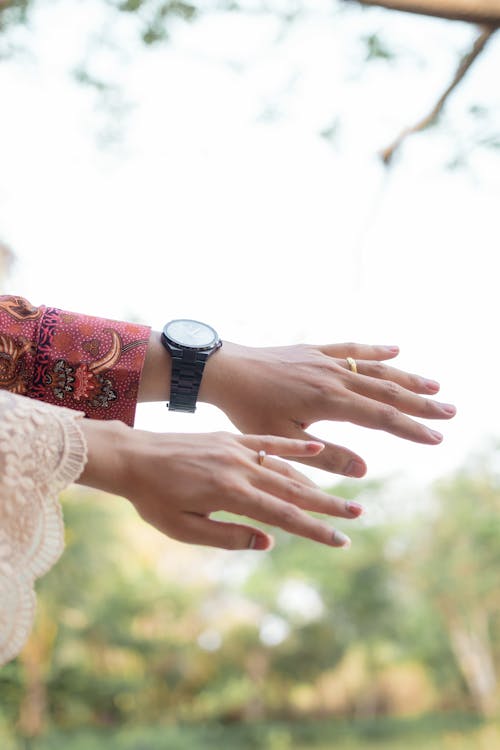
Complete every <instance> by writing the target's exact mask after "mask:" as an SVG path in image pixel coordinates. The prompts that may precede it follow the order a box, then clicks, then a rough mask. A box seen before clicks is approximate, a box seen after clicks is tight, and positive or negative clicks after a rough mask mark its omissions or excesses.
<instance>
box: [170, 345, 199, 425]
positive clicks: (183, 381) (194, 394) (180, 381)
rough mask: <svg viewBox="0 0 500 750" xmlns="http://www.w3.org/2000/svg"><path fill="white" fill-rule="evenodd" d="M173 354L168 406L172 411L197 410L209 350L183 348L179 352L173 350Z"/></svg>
mask: <svg viewBox="0 0 500 750" xmlns="http://www.w3.org/2000/svg"><path fill="white" fill-rule="evenodd" d="M171 355H172V374H171V381H170V400H169V402H168V408H169V410H172V411H185V412H191V413H193V412H194V411H195V410H196V401H197V400H198V391H199V390H200V385H201V379H202V377H203V370H204V369H205V362H206V361H207V359H208V352H199V351H190V350H189V349H183V350H182V351H179V353H177V352H172V351H171Z"/></svg>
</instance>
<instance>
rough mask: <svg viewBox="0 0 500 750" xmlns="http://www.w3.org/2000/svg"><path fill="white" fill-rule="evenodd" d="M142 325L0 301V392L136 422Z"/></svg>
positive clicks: (18, 300)
mask: <svg viewBox="0 0 500 750" xmlns="http://www.w3.org/2000/svg"><path fill="white" fill-rule="evenodd" d="M149 336H150V328H149V327H148V326H144V325H140V324H137V323H124V322H121V321H116V320H106V319H105V318H97V317H93V316H91V315H82V314H79V313H72V312H65V311H64V310H58V309H57V308H55V307H46V306H44V305H42V306H41V307H33V306H32V305H31V304H30V303H29V302H28V301H27V300H25V299H24V298H23V297H13V296H0V388H4V389H7V390H9V391H12V392H13V393H19V394H22V395H25V396H29V397H30V398H36V399H40V400H41V401H46V402H47V403H50V404H57V405H60V406H66V407H69V408H70V409H78V410H79V411H84V412H85V414H86V416H87V417H92V418H94V419H120V420H121V421H122V422H125V423H126V424H128V425H130V426H132V425H133V424H134V417H135V407H136V403H137V391H138V388H139V380H140V377H141V372H142V367H143V364H144V358H145V355H146V348H147V345H148V341H149Z"/></svg>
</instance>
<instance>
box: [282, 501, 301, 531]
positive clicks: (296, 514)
mask: <svg viewBox="0 0 500 750" xmlns="http://www.w3.org/2000/svg"><path fill="white" fill-rule="evenodd" d="M301 521H302V512H301V511H300V510H299V509H298V508H297V507H296V506H295V505H286V506H285V507H284V508H282V509H281V511H280V512H279V525H280V526H282V527H283V528H296V527H297V526H298V525H299V524H300V522H301Z"/></svg>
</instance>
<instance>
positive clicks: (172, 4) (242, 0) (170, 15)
mask: <svg viewBox="0 0 500 750" xmlns="http://www.w3.org/2000/svg"><path fill="white" fill-rule="evenodd" d="M42 2H43V0H0V34H1V32H2V31H3V32H5V31H6V30H8V29H9V28H12V27H13V26H15V25H18V24H22V23H26V22H27V21H28V20H29V17H30V13H31V11H32V10H33V9H34V8H35V6H40V5H41V4H42ZM102 2H103V4H104V5H105V7H106V8H107V9H108V11H109V13H110V14H111V15H110V18H109V23H108V24H107V31H105V32H104V34H103V35H102V41H103V43H104V44H109V45H110V46H112V41H111V35H112V31H111V30H112V29H113V26H114V24H113V14H114V15H115V17H116V20H117V19H118V17H119V16H123V15H127V16H129V17H131V18H133V19H134V20H135V23H136V32H137V34H138V36H139V37H140V39H141V40H142V42H143V43H144V44H145V45H148V46H151V45H154V44H158V43H160V42H164V41H165V40H167V39H168V38H169V33H170V28H171V24H172V23H173V22H174V21H175V20H176V19H179V18H181V19H184V20H185V21H191V20H193V19H196V18H199V17H201V16H204V15H206V14H207V13H210V12H221V11H226V12H242V13H247V14H255V13H261V14H262V13H264V14H269V15H273V16H274V17H276V18H279V19H281V21H282V23H283V27H284V28H286V27H288V26H290V25H291V24H292V23H293V22H295V21H297V20H300V19H305V18H306V17H307V15H308V14H309V13H311V12H315V10H316V9H315V8H311V6H310V5H309V4H308V2H307V0H295V2H294V3H293V4H286V3H285V4H284V3H282V2H281V0H262V2H257V3H255V2H252V1H249V0H102ZM348 3H350V4H352V5H354V4H358V5H362V6H364V7H374V6H377V7H380V8H384V9H386V10H387V11H403V12H409V13H414V14H419V15H427V16H434V17H437V18H442V19H446V20H449V21H460V22H465V23H470V24H473V25H475V26H478V27H479V30H478V35H477V37H476V39H475V40H474V42H473V44H472V46H471V48H470V49H469V50H467V51H466V52H465V53H464V54H463V56H462V57H461V58H460V59H459V61H458V65H457V68H456V71H455V74H454V75H453V77H452V79H451V81H450V83H449V85H448V86H447V87H446V88H445V90H444V91H443V93H442V95H441V96H440V97H439V99H438V100H437V102H436V103H435V104H434V106H432V107H431V109H430V111H429V112H428V114H427V115H425V116H424V117H422V118H421V119H420V120H419V121H418V122H417V123H415V124H413V125H411V126H408V127H406V128H404V130H403V131H402V132H401V133H400V134H399V135H398V136H397V137H396V138H395V139H394V140H393V141H392V142H391V143H390V145H388V146H387V147H386V148H384V149H383V150H382V151H381V154H380V155H381V158H382V161H383V163H384V164H385V165H386V166H390V165H391V163H392V161H393V158H394V156H395V154H396V153H397V151H398V150H399V148H400V146H401V145H402V143H403V142H404V140H405V139H406V138H407V137H408V136H410V135H412V134H413V133H417V132H420V131H422V130H425V129H426V128H428V127H430V126H432V125H434V124H435V123H436V122H437V121H438V120H439V117H440V115H441V113H442V111H443V109H444V107H445V104H446V102H447V100H448V98H449V96H450V95H451V93H452V92H453V91H454V90H455V89H456V88H457V86H459V84H460V83H461V81H462V80H463V79H464V77H465V75H466V74H467V72H468V71H469V69H470V68H471V66H472V65H473V64H474V62H475V60H476V59H477V58H478V57H479V56H480V55H481V53H482V51H483V50H484V48H485V46H486V45H487V43H488V42H489V40H490V38H491V37H492V36H493V34H494V33H495V32H496V30H497V29H498V27H499V26H500V4H499V3H498V1H497V0H348ZM344 5H345V0H337V2H333V3H332V5H331V9H330V10H329V11H327V12H329V13H335V12H338V11H339V10H340V9H341V8H342V7H343V6H344ZM1 36H5V34H3V35H1ZM107 37H108V38H107ZM365 43H366V45H367V56H366V59H367V60H368V61H369V60H372V59H381V58H382V59H386V60H392V59H393V58H394V55H393V53H392V52H391V51H390V49H388V48H387V46H386V45H385V44H384V42H383V41H382V40H381V38H380V35H379V34H378V33H376V32H374V33H372V34H368V35H367V36H366V37H365ZM9 51H12V50H10V48H9V47H8V46H7V47H6V49H4V50H3V54H4V55H5V54H8V52H9ZM1 54H2V53H1V51H0V55H1ZM74 76H75V78H76V80H77V81H79V82H80V83H81V84H85V85H90V86H92V87H94V88H95V89H96V90H97V91H98V92H100V94H101V96H104V98H105V100H106V101H107V105H108V107H109V108H110V109H112V110H113V111H114V114H115V115H116V114H119V110H120V108H121V107H122V108H123V106H124V105H123V104H122V105H121V107H120V102H119V97H117V90H116V86H115V85H114V84H113V82H112V81H106V80H103V79H102V78H101V77H99V76H95V75H93V74H92V73H91V72H90V71H89V70H88V69H87V66H86V64H83V65H79V66H77V67H76V69H75V71H74ZM327 130H328V129H327ZM327 130H326V131H325V132H327ZM497 141H498V139H497V138H493V139H492V138H489V137H488V138H486V139H485V138H480V139H479V145H481V146H486V147H494V148H497ZM459 163H461V159H458V160H456V164H459Z"/></svg>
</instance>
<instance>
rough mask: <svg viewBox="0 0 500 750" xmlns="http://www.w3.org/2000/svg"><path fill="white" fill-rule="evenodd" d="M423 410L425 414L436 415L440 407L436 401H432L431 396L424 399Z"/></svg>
mask: <svg viewBox="0 0 500 750" xmlns="http://www.w3.org/2000/svg"><path fill="white" fill-rule="evenodd" d="M422 406H423V411H424V416H429V417H430V416H434V415H435V414H436V411H439V407H438V406H437V404H436V403H435V402H434V401H431V400H430V399H429V398H424V399H423V405H422Z"/></svg>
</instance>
